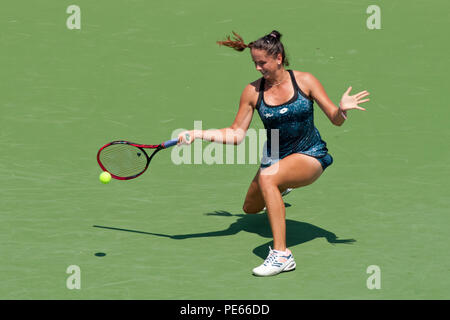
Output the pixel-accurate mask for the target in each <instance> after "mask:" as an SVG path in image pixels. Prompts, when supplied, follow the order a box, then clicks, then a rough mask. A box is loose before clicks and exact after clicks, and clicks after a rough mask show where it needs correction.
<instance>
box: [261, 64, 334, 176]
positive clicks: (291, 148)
mask: <svg viewBox="0 0 450 320" xmlns="http://www.w3.org/2000/svg"><path fill="white" fill-rule="evenodd" d="M288 72H289V74H290V76H291V80H292V85H293V86H294V96H293V97H292V99H291V100H289V101H288V102H287V103H284V104H282V105H278V106H271V105H268V104H267V103H266V102H265V101H264V82H265V79H264V78H262V79H261V86H260V89H259V97H258V102H257V104H256V109H257V110H258V113H259V116H260V117H261V120H262V122H263V124H264V127H265V128H266V131H267V141H266V145H265V148H264V153H263V158H262V159H261V167H262V168H266V167H269V166H271V165H272V164H274V163H276V162H277V161H279V160H280V159H283V158H284V157H287V156H288V155H290V154H293V153H303V154H306V155H308V156H312V157H314V158H316V159H317V160H319V162H320V163H321V165H322V168H323V170H325V169H326V168H327V167H328V166H329V165H331V164H332V163H333V157H332V156H331V155H330V154H329V153H328V149H327V144H326V143H325V141H323V140H322V138H321V136H320V133H319V131H318V130H317V128H316V127H315V126H314V112H313V104H314V101H313V100H312V99H310V98H309V97H308V96H307V95H306V94H305V93H304V92H303V91H302V90H301V89H300V88H299V86H298V85H297V81H296V80H295V77H294V72H293V71H292V70H288ZM274 129H278V148H277V146H276V144H277V143H276V140H274V141H272V135H273V136H274V139H276V136H277V134H276V133H277V132H273V131H272V130H274Z"/></svg>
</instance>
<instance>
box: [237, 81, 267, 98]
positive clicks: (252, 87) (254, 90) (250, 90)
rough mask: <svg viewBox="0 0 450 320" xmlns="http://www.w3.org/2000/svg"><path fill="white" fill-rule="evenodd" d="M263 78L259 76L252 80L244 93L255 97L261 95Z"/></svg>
mask: <svg viewBox="0 0 450 320" xmlns="http://www.w3.org/2000/svg"><path fill="white" fill-rule="evenodd" d="M261 79H262V78H259V79H257V80H255V81H252V82H250V83H249V84H247V85H246V86H245V88H244V90H243V92H242V94H243V95H246V96H249V97H254V96H258V95H259V90H260V88H261Z"/></svg>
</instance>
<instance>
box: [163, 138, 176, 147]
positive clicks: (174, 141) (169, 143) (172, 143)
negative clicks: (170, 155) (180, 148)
mask: <svg viewBox="0 0 450 320" xmlns="http://www.w3.org/2000/svg"><path fill="white" fill-rule="evenodd" d="M177 142H178V139H172V140H168V141H166V142H163V143H162V146H163V147H164V148H170V147H173V146H174V145H176V144H177Z"/></svg>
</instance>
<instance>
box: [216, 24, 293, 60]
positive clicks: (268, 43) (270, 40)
mask: <svg viewBox="0 0 450 320" xmlns="http://www.w3.org/2000/svg"><path fill="white" fill-rule="evenodd" d="M233 35H234V36H233V39H231V37H230V36H227V38H226V40H224V41H217V44H219V45H221V46H226V47H230V48H233V49H234V50H237V51H244V50H245V49H246V48H250V49H259V50H264V51H266V52H267V53H268V54H270V55H272V56H273V57H276V56H277V55H278V54H281V57H282V61H283V65H285V66H288V65H289V62H288V59H287V57H286V52H285V50H284V46H283V43H281V36H282V35H281V33H279V32H278V31H277V30H273V31H272V32H271V33H269V34H267V35H265V36H264V37H261V38H259V39H258V40H256V41H253V42H250V43H249V44H245V42H244V40H243V39H242V37H241V36H240V35H239V34H237V33H236V32H234V31H233Z"/></svg>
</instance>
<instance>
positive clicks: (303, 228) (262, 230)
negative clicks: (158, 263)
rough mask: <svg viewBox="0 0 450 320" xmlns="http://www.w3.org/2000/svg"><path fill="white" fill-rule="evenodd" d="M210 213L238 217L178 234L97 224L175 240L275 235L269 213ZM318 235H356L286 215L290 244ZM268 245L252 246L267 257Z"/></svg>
mask: <svg viewBox="0 0 450 320" xmlns="http://www.w3.org/2000/svg"><path fill="white" fill-rule="evenodd" d="M205 215H207V216H216V217H238V219H237V220H236V221H235V222H233V223H232V224H230V226H229V227H228V228H227V229H224V230H218V231H210V232H202V233H190V234H178V235H167V234H161V233H153V232H144V231H137V230H128V229H120V228H112V227H104V226H97V225H95V226H94V227H96V228H104V229H110V230H118V231H127V232H135V233H141V234H148V235H154V236H159V237H167V238H171V239H175V240H183V239H192V238H209V237H223V236H231V235H235V234H237V233H239V232H241V231H245V232H250V233H255V234H257V235H259V236H261V237H263V238H272V231H271V229H270V225H269V222H268V219H267V214H266V213H260V214H231V213H230V212H227V211H214V212H210V213H206V214H205ZM316 238H325V239H326V240H327V241H328V242H329V243H332V244H336V243H345V244H351V243H353V242H355V241H356V240H355V239H338V236H336V235H335V234H334V233H333V232H331V231H328V230H325V229H322V228H320V227H317V226H315V225H312V224H309V223H306V222H300V221H295V220H291V219H286V245H287V247H289V248H291V247H294V246H296V245H299V244H302V243H305V242H308V241H311V240H314V239H316ZM268 246H272V247H273V241H269V242H267V243H264V244H262V245H260V246H258V247H256V248H255V249H253V253H254V254H255V255H257V256H258V257H260V258H262V259H265V258H266V256H267V252H268Z"/></svg>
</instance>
